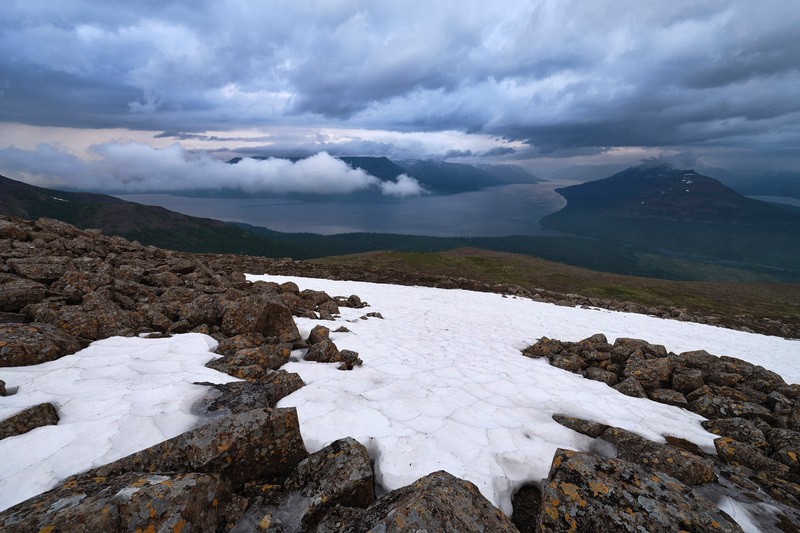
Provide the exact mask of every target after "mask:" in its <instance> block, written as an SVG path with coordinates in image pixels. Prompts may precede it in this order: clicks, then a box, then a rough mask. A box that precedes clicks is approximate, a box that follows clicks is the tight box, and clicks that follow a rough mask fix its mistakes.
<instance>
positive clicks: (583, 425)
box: [553, 415, 609, 439]
mask: <svg viewBox="0 0 800 533" xmlns="http://www.w3.org/2000/svg"><path fill="white" fill-rule="evenodd" d="M553 420H555V421H556V422H558V423H559V424H561V425H562V426H564V427H568V428H569V429H571V430H573V431H577V432H578V433H582V434H584V435H586V436H588V437H592V438H593V439H596V438H597V437H599V436H600V435H602V434H603V433H604V432H605V431H606V430H607V429H608V427H609V426H607V425H606V424H601V423H599V422H593V421H591V420H584V419H582V418H575V417H572V416H564V415H553Z"/></svg>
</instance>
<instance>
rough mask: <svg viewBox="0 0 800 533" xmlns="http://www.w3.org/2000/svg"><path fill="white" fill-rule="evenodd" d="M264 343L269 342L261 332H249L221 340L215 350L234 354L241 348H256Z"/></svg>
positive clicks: (223, 353)
mask: <svg viewBox="0 0 800 533" xmlns="http://www.w3.org/2000/svg"><path fill="white" fill-rule="evenodd" d="M264 344H267V339H266V337H264V336H263V335H261V334H260V333H249V334H242V335H235V336H233V337H228V338H227V339H223V340H221V341H220V342H219V345H218V346H217V349H216V350H215V351H216V352H217V353H219V354H222V355H233V354H235V353H236V352H238V351H239V350H244V349H246V348H255V347H256V346H262V345H264Z"/></svg>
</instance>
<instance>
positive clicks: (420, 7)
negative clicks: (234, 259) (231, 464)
mask: <svg viewBox="0 0 800 533" xmlns="http://www.w3.org/2000/svg"><path fill="white" fill-rule="evenodd" d="M175 143H178V144H175ZM799 147H800V1H798V0H759V1H758V2H756V1H753V0H724V1H723V0H703V1H700V2H698V1H697V0H668V1H656V0H651V1H648V0H630V1H628V0H593V1H591V2H587V1H585V0H574V1H572V0H558V1H556V0H552V1H534V0H528V1H513V0H506V1H504V2H486V1H483V0H481V1H471V0H458V1H441V2H427V1H413V0H404V1H397V0H392V1H378V0H365V1H351V0H320V1H317V2H312V1H307V2H303V1H297V0H292V1H280V0H273V1H269V2H261V1H255V0H253V1H250V0H238V1H221V0H212V1H202V0H191V1H186V2H180V1H171V2H167V1H164V0H157V1H156V0H153V1H151V0H140V1H136V2H131V1H129V0H125V1H114V0H103V1H96V0H74V1H70V0H62V1H58V2H54V1H50V0H20V1H18V0H5V1H4V2H3V6H2V10H0V170H2V171H3V172H4V173H5V174H7V175H9V174H15V175H17V176H22V177H26V178H27V179H29V180H31V181H36V180H39V181H41V182H43V183H46V182H48V180H49V181H54V180H55V181H58V179H59V178H58V177H59V176H60V177H61V179H62V180H65V181H72V180H78V179H79V178H78V177H79V176H80V175H81V173H82V172H83V173H88V174H89V175H90V178H91V180H94V181H92V183H93V184H92V185H91V186H92V187H95V188H102V186H103V184H104V183H106V184H107V183H109V182H112V181H114V180H115V179H116V180H122V181H123V182H124V183H126V184H130V183H136V182H137V181H136V176H135V175H131V174H136V173H135V172H132V171H131V170H130V169H129V168H127V167H125V168H118V169H117V173H116V174H114V172H113V169H114V167H115V165H121V166H123V167H124V165H135V161H136V160H137V159H136V158H137V157H138V158H145V159H147V160H148V161H149V162H148V164H147V165H145V166H144V169H145V170H147V171H148V172H153V171H154V170H153V169H154V168H155V172H156V174H157V173H158V169H159V168H161V167H159V166H158V164H160V163H159V162H161V163H164V161H167V163H169V164H170V165H173V166H172V167H168V168H171V169H172V173H171V174H170V173H169V172H166V173H165V176H168V177H167V178H165V179H170V180H173V179H177V178H175V175H177V174H180V169H179V168H178V167H180V165H181V163H180V162H178V163H175V161H183V162H184V163H185V164H186V165H188V166H189V167H191V168H197V165H198V164H200V163H202V164H205V165H206V167H208V165H211V162H209V160H210V159H213V158H222V157H227V156H228V155H230V154H233V153H239V154H266V155H303V154H313V153H317V152H321V151H325V152H327V153H329V154H331V155H387V156H389V157H393V158H412V157H423V158H427V157H449V158H450V160H451V161H464V162H474V161H478V160H486V161H489V162H492V161H496V162H516V163H519V164H522V165H524V166H526V167H527V168H529V169H530V170H532V171H533V172H536V173H539V174H543V175H545V176H547V175H550V174H558V173H559V172H563V169H565V168H571V167H587V168H588V167H589V166H603V165H606V166H609V167H613V166H615V165H616V166H627V165H629V164H635V163H636V162H638V161H641V160H643V159H648V158H657V157H665V158H668V159H670V160H673V161H676V162H678V163H680V164H683V165H686V166H705V167H717V166H718V167H724V168H727V169H729V170H731V171H740V172H750V171H753V170H754V169H760V168H769V169H790V170H800V155H798V153H800V148H799ZM197 150H207V151H209V154H210V158H209V157H208V156H206V155H205V154H200V155H198V152H197ZM87 159H88V160H91V161H92V163H86V164H87V165H88V166H87V167H86V168H85V169H82V167H81V166H82V165H84V161H85V160H87ZM329 159H330V160H329ZM329 159H326V158H325V157H322V158H321V159H320V160H318V161H317V164H318V165H319V166H320V169H327V168H333V167H326V166H324V165H326V164H329V165H334V164H335V163H336V161H335V160H334V159H333V158H329ZM170 161H171V163H170ZM198 161H200V163H198ZM167 163H164V164H167ZM153 165H156V166H155V167H154V166H153ZM175 165H177V167H175ZM70 169H72V170H70ZM240 170H241V169H240ZM277 170H280V169H276V168H269V169H267V168H266V166H265V167H264V168H263V169H261V170H258V169H257V170H252V169H251V171H252V172H255V174H256V175H260V174H259V173H260V172H262V171H263V172H266V173H267V174H269V172H273V173H274V172H276V171H277ZM284 170H285V169H284ZM334 170H335V169H334ZM341 170H342V169H339V171H341ZM59 172H60V174H59ZM295 172H296V173H299V174H302V172H301V171H299V170H295ZM299 174H298V175H299ZM313 175H314V174H313V173H312V174H311V176H312V178H313ZM115 176H116V177H115ZM169 176H171V177H169ZM229 179H234V178H229ZM241 179H242V180H244V182H246V181H247V179H252V177H251V178H241ZM348 179H349V181H348V183H351V185H352V186H353V190H357V189H362V188H365V187H367V188H368V187H378V186H381V184H378V185H376V184H375V183H370V180H369V179H366V181H365V179H364V178H363V177H362V176H355V175H352V176H349V178H348ZM301 181H302V180H301ZM312 181H313V180H312ZM87 183H88V182H86V183H85V182H79V185H84V186H88V185H87ZM264 183H270V182H269V181H268V180H267V181H266V182H264ZM404 183H405V185H406V186H407V185H409V182H407V181H406V182H404ZM398 184H400V182H398ZM383 185H390V184H386V183H384V184H383ZM401 185H402V184H400V185H397V186H398V187H401ZM109 187H110V185H109ZM403 187H405V186H402V187H401V188H402V189H403V190H404V191H406V190H407V189H408V188H407V187H406V188H403ZM392 190H394V189H391V187H390V188H389V189H385V190H384V192H386V191H392ZM339 192H341V191H339ZM409 192H413V191H409ZM388 194H391V192H388Z"/></svg>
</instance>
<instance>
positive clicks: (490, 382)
mask: <svg viewBox="0 0 800 533" xmlns="http://www.w3.org/2000/svg"><path fill="white" fill-rule="evenodd" d="M248 279H249V280H251V281H255V280H258V279H263V280H267V281H276V282H279V283H280V282H283V281H288V280H293V281H296V282H298V283H299V284H301V285H302V286H304V287H307V288H312V289H317V290H324V291H326V292H328V293H329V294H334V295H349V294H357V295H359V296H360V297H362V298H363V299H365V300H367V301H369V302H370V303H371V304H372V309H373V310H374V311H379V312H381V313H382V314H383V316H384V317H385V320H376V319H369V320H358V317H359V316H361V315H362V314H363V310H361V309H348V308H342V309H341V311H342V318H341V319H339V320H340V321H342V322H345V321H346V322H347V327H348V329H350V330H351V332H350V333H331V338H332V339H333V340H334V342H336V344H337V345H338V346H339V347H340V348H346V349H351V350H356V351H357V352H359V355H360V357H361V359H363V361H364V365H363V367H360V368H356V369H355V370H353V371H349V372H343V371H340V370H336V369H335V368H333V367H332V366H330V365H322V364H319V363H311V362H305V361H298V362H290V363H288V364H287V365H285V366H284V368H285V369H286V370H287V371H289V372H297V373H299V374H300V375H301V377H302V378H303V381H305V383H306V386H305V387H303V388H302V389H300V390H298V391H297V392H295V393H293V394H291V395H290V396H287V397H286V398H284V399H283V400H281V402H280V403H279V404H278V405H279V406H280V407H289V406H294V407H297V410H298V414H299V417H300V424H301V429H302V433H303V438H304V440H305V442H306V445H307V446H308V448H309V451H311V452H313V451H316V450H319V449H321V448H322V447H323V446H325V445H327V444H328V443H330V442H332V441H334V440H336V439H339V438H342V437H346V436H351V437H354V438H355V439H357V440H359V441H360V442H361V443H362V444H364V445H365V446H367V448H368V449H369V451H370V456H371V457H372V458H373V460H374V461H375V474H376V478H377V481H378V483H379V484H380V485H381V488H383V489H388V490H391V489H395V488H398V487H401V486H403V485H407V484H409V483H411V482H412V481H415V480H416V479H418V478H420V477H422V476H424V475H426V474H429V473H431V472H433V471H436V470H440V469H444V470H447V471H448V472H450V473H451V474H453V475H455V476H458V477H462V478H465V479H468V480H470V481H472V482H473V483H475V484H476V485H477V486H478V488H479V489H480V490H481V492H482V493H483V494H484V495H485V496H486V497H487V498H489V499H490V500H491V501H492V502H493V503H495V504H496V505H498V506H499V507H500V508H501V509H502V510H503V511H505V512H506V513H510V511H511V503H510V497H511V495H512V494H513V492H514V491H515V490H516V489H517V488H518V487H519V486H521V485H522V484H524V483H529V482H538V481H539V480H540V479H542V478H544V477H546V476H547V472H548V469H549V467H550V462H551V460H552V458H553V454H554V452H555V450H556V448H559V447H562V448H571V449H579V450H584V451H589V450H590V449H591V448H592V442H593V439H590V438H589V437H586V436H584V435H581V434H579V433H576V432H574V431H571V430H569V429H567V428H565V427H563V426H561V425H559V424H558V423H556V422H555V421H553V419H552V415H553V414H555V413H560V414H565V415H570V416H577V417H581V418H588V419H591V420H596V421H599V422H603V423H606V424H612V425H615V426H619V427H622V428H625V429H628V430H631V431H634V432H636V433H638V434H640V435H643V436H645V437H647V438H650V439H653V440H660V439H661V435H663V434H670V435H675V436H680V437H683V438H685V439H688V440H690V441H692V442H694V443H696V444H698V445H699V446H701V447H702V448H703V449H704V450H706V451H713V449H714V446H713V439H714V438H715V435H712V434H710V433H707V432H706V431H705V430H704V429H703V428H702V427H701V426H700V421H701V420H702V418H701V417H700V416H699V415H696V414H694V413H691V412H689V411H686V410H683V409H680V408H677V407H672V406H668V405H663V404H659V403H655V402H652V401H650V400H647V399H641V398H631V397H628V396H624V395H622V394H620V393H618V392H617V391H615V390H613V389H611V388H610V387H608V386H606V385H605V384H603V383H599V382H596V381H590V380H587V379H584V378H582V377H580V376H578V375H575V374H571V373H568V372H565V371H563V370H560V369H558V368H555V367H552V366H550V365H549V364H548V363H547V362H546V361H544V360H533V359H528V358H526V357H524V356H522V355H521V353H520V350H522V349H523V348H525V347H526V346H528V345H530V344H532V343H534V342H535V341H536V340H538V339H539V338H540V337H542V336H548V337H551V338H556V339H560V340H565V341H577V340H580V339H583V338H585V337H588V336H589V335H592V334H594V333H605V334H606V336H607V337H608V338H609V341H610V342H613V341H614V339H616V338H617V337H636V338H643V339H646V340H648V341H650V342H654V343H660V344H664V345H665V346H666V347H667V349H668V350H671V351H675V352H682V351H687V350H694V349H706V350H708V351H709V352H711V353H714V354H717V355H731V356H736V357H740V358H742V359H745V360H747V361H751V362H753V363H757V364H762V365H764V366H765V367H767V368H769V369H771V370H774V371H776V372H779V373H781V374H782V375H783V376H784V378H786V379H787V380H788V381H793V382H797V381H798V378H800V368H798V366H797V365H796V363H794V362H793V360H794V359H795V358H796V354H797V353H798V352H799V351H800V343H798V342H796V341H788V340H784V339H780V338H777V337H767V336H763V335H756V334H748V333H743V332H738V331H732V330H727V329H722V328H716V327H712V326H706V325H701V324H694V323H688V322H678V321H671V320H662V319H658V318H653V317H648V316H644V315H637V314H631V313H619V312H611V311H606V310H595V309H580V308H570V307H560V306H556V305H551V304H544V303H538V302H534V301H532V300H526V299H512V298H502V297H501V295H499V294H488V293H478V292H469V291H463V290H443V289H433V288H424V287H405V286H396V285H380V284H373V283H360V282H347V281H331V280H322V279H303V278H297V277H291V278H289V277H283V276H248ZM297 322H298V326H299V328H300V330H301V333H302V334H304V335H307V334H308V333H309V332H310V330H311V328H312V327H313V326H314V325H316V324H318V322H317V321H314V320H309V319H297ZM331 329H336V327H335V326H334V327H332V328H331Z"/></svg>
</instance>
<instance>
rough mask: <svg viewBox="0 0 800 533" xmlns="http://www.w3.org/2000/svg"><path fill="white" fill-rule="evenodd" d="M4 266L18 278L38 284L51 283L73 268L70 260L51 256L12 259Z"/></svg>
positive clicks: (73, 265)
mask: <svg viewBox="0 0 800 533" xmlns="http://www.w3.org/2000/svg"><path fill="white" fill-rule="evenodd" d="M6 264H7V265H8V266H10V267H11V270H12V271H14V273H15V274H17V275H18V276H21V277H23V278H28V279H30V280H33V281H38V282H40V283H52V282H54V281H56V280H57V279H58V278H60V277H61V276H63V275H64V274H65V273H66V272H67V271H69V270H74V268H75V262H74V261H73V259H72V258H70V257H59V256H52V255H48V256H33V257H20V258H14V259H9V260H8V261H6Z"/></svg>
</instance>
